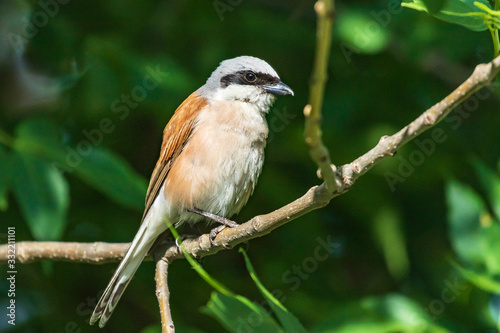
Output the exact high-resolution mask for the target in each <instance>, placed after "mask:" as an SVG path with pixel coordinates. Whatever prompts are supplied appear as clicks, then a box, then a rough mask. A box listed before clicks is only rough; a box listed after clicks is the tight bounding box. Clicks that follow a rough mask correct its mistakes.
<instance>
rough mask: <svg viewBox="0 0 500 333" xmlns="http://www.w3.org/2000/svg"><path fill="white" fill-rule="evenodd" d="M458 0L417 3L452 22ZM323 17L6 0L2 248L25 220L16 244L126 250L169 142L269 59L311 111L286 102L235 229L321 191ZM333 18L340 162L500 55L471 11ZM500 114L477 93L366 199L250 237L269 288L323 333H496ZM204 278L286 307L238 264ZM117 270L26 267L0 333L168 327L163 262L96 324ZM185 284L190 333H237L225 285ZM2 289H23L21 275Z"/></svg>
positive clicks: (377, 8) (351, 10)
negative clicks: (314, 105)
mask: <svg viewBox="0 0 500 333" xmlns="http://www.w3.org/2000/svg"><path fill="white" fill-rule="evenodd" d="M457 1H458V0H449V1H429V0H426V1H412V3H423V4H425V5H426V8H427V11H428V12H429V13H431V14H433V15H435V16H436V17H438V18H440V17H439V16H438V15H439V13H440V11H443V10H445V8H447V7H446V6H447V4H448V5H449V4H452V3H455V4H456V3H457ZM460 2H462V3H464V4H470V3H471V1H468V0H463V1H460ZM479 3H480V4H483V5H484V6H488V8H489V9H491V10H495V11H496V10H498V6H497V5H498V3H496V2H493V1H491V2H488V1H485V0H481V1H479ZM313 4H314V2H313V1H273V2H268V1H267V2H266V1H256V2H246V1H224V0H220V1H219V0H216V1H206V2H199V1H196V2H195V1H168V2H165V1H164V2H161V1H141V2H138V1H129V0H122V1H103V2H77V1H66V0H65V1H63V0H45V1H27V0H3V1H1V2H0V16H1V18H0V22H1V23H2V24H0V35H1V36H2V37H3V38H2V39H0V117H1V118H0V209H1V211H2V212H1V217H0V221H1V223H0V226H1V228H2V230H0V242H2V243H3V242H5V241H6V239H7V238H6V233H7V231H6V230H7V227H8V226H15V227H16V240H17V241H22V240H64V241H79V242H95V241H106V242H128V241H130V240H131V239H132V238H133V235H134V233H135V231H136V230H137V227H138V224H139V221H140V218H141V214H142V207H143V198H144V195H145V189H146V185H147V179H149V176H150V174H151V171H152V169H153V167H154V163H155V161H156V159H157V157H158V152H159V147H160V144H161V135H162V130H163V127H164V126H165V124H166V123H167V121H168V119H169V118H170V117H171V116H172V114H173V112H174V110H175V108H176V107H177V106H178V105H179V104H180V103H181V102H182V101H183V100H184V98H186V97H187V96H188V95H189V94H190V93H191V92H192V91H194V90H195V89H197V88H198V87H199V86H201V85H202V84H203V83H204V82H205V80H206V78H207V77H208V76H209V75H210V73H211V72H212V70H213V69H214V68H215V67H216V66H217V64H218V63H219V62H220V61H221V60H223V59H227V58H231V57H235V56H239V55H243V54H248V55H254V56H258V57H260V58H262V59H265V60H266V61H268V62H269V63H270V64H271V65H272V66H273V67H274V68H275V69H276V70H277V72H278V73H279V74H280V76H281V78H282V79H283V81H284V82H285V83H287V84H288V85H289V86H290V87H292V89H293V90H294V92H295V97H293V98H291V97H290V98H280V99H279V100H278V101H277V103H276V105H275V107H274V109H273V110H272V112H271V113H270V114H269V118H268V120H269V124H270V132H271V133H270V139H269V143H268V148H267V151H266V163H265V166H264V170H263V173H262V175H261V177H260V180H259V184H258V186H257V188H256V190H255V193H254V195H253V196H252V198H251V199H250V202H249V203H248V205H247V206H246V207H245V208H244V210H243V211H242V212H241V213H240V215H239V216H237V217H235V219H236V220H237V221H245V220H246V219H248V218H250V217H252V216H255V215H257V214H261V213H266V212H269V211H272V210H273V209H276V208H278V207H280V206H282V205H284V204H286V203H288V202H290V201H292V200H293V199H295V198H297V197H298V196H300V195H301V194H303V193H304V192H305V191H306V190H307V189H308V188H309V187H311V186H312V185H314V184H318V183H320V180H318V179H317V178H316V168H315V166H314V164H313V163H312V162H311V161H310V159H309V154H308V152H307V149H306V147H305V145H304V142H303V136H302V132H303V121H302V120H303V118H302V109H303V107H304V105H305V104H306V102H307V100H308V96H307V93H308V82H309V78H310V71H311V68H312V59H313V52H314V44H315V36H316V35H315V27H316V20H315V15H314V10H313ZM472 4H473V2H472ZM473 5H474V4H473ZM474 8H477V9H474V11H477V12H478V13H487V12H485V11H484V10H482V9H481V8H479V7H477V6H475V7H474ZM336 9H337V13H336V24H335V25H334V31H333V33H334V39H333V44H332V45H333V48H332V53H331V59H330V68H329V76H330V79H329V82H328V85H327V88H326V91H325V102H324V113H323V126H324V141H325V143H326V144H327V146H328V147H329V148H330V151H331V156H332V160H333V161H334V163H336V164H343V163H348V162H350V161H352V160H353V159H354V158H356V157H358V156H359V155H361V154H362V153H364V152H366V151H367V150H368V149H370V148H371V147H373V146H374V145H375V144H376V143H377V142H378V139H379V138H380V137H381V136H382V135H387V134H392V133H394V132H396V131H397V130H399V129H400V128H401V127H403V126H404V125H406V124H407V123H408V122H410V121H411V120H412V119H414V118H415V117H416V116H418V115H419V114H420V113H421V112H422V111H424V110H425V109H427V108H428V107H430V106H431V105H433V104H434V103H436V102H438V101H440V100H441V99H442V98H443V97H444V96H446V95H447V94H448V93H449V92H450V91H452V90H453V89H455V88H456V86H458V85H459V84H460V83H461V82H462V81H463V80H465V79H466V78H467V77H468V75H470V73H471V72H472V70H473V68H474V66H475V65H477V64H478V63H481V62H487V61H489V60H491V54H492V52H494V50H495V48H494V47H493V46H492V43H491V36H490V34H489V33H488V32H487V31H480V32H477V31H472V30H470V29H467V28H466V27H467V25H466V24H465V27H464V24H460V22H458V21H462V22H464V21H463V19H464V18H465V17H461V16H457V15H455V20H458V21H453V20H451V19H450V20H445V21H446V22H445V21H443V20H437V19H435V18H434V17H433V16H432V15H424V13H421V12H418V11H414V10H410V9H407V8H402V7H401V6H400V2H399V1H391V0H389V1H379V0H376V1H368V0H365V1H361V0H359V1H349V2H347V1H337V2H336ZM481 15H483V16H484V15H486V14H481ZM488 15H491V16H493V18H494V16H495V15H496V14H495V12H492V13H488ZM450 21H451V22H452V23H459V24H450V23H448V22H450ZM478 22H479V21H478ZM480 22H482V23H478V24H484V17H483V18H481V21H480ZM489 22H490V23H491V24H490V26H492V27H496V25H495V24H496V23H495V22H496V21H495V20H490V21H489ZM468 28H471V27H470V26H469V27H468ZM489 28H490V27H489V26H486V27H484V26H481V29H475V30H485V29H489ZM403 74H404V75H403ZM496 85H497V84H496V83H494V85H493V86H494V87H495V86H496ZM499 103H500V96H499V94H498V92H496V91H495V90H494V89H491V88H485V89H482V90H481V91H478V92H477V93H476V94H475V95H474V96H472V97H471V98H470V99H468V100H467V101H466V102H464V103H463V105H461V106H459V107H458V108H457V110H456V111H455V112H454V113H453V114H451V115H450V116H449V117H448V118H446V119H445V121H443V122H442V123H441V124H439V125H438V126H437V127H436V128H434V129H432V130H430V131H428V132H426V133H424V134H422V135H421V136H420V137H419V138H417V139H416V140H414V141H413V142H411V143H409V144H407V145H406V146H405V147H403V148H402V149H400V150H399V151H398V154H397V155H396V156H395V157H394V158H392V159H390V160H387V161H384V162H383V163H381V165H379V166H376V167H375V168H374V169H373V170H372V171H371V172H369V173H368V174H367V175H365V176H363V178H362V179H360V181H359V184H357V186H355V187H354V188H353V189H352V190H351V191H349V193H347V194H345V195H343V196H341V197H338V198H335V200H333V201H332V203H331V204H330V205H329V206H327V207H325V208H323V209H321V210H318V211H315V212H312V213H310V214H308V215H306V216H304V217H302V218H300V219H298V220H297V221H294V222H292V223H291V224H289V225H287V226H285V227H282V228H280V229H278V230H276V231H274V232H273V233H272V234H270V235H267V236H265V237H262V238H260V239H256V240H252V241H251V242H249V246H250V249H249V250H248V255H249V257H250V258H251V260H252V263H253V265H254V266H255V272H257V273H258V275H259V277H260V280H261V281H262V283H263V284H264V285H265V286H266V287H267V288H268V290H269V291H270V293H271V294H272V295H274V296H275V297H276V299H278V300H279V302H280V303H281V304H283V306H284V307H286V309H288V310H289V311H290V312H291V313H293V314H294V315H295V316H296V317H297V318H298V320H300V322H301V323H302V324H303V325H304V327H306V328H307V330H308V331H314V332H333V331H334V332H488V333H490V332H496V331H497V326H498V313H499V309H500V297H499V295H498V293H499V288H500V287H499V284H500V278H499V276H500V275H499V270H500V263H499V259H498V258H499V255H498V253H499V249H498V246H499V245H498V244H500V240H499V238H500V231H499V211H500V208H499V207H500V185H499V184H500V181H499V179H500V178H499V177H500V176H499V174H500V171H499V165H500V160H499V151H498V142H499V139H500V137H499V131H498V124H499V123H500V113H499V112H498V109H499ZM394 176H397V177H396V178H394ZM391 177H392V178H391ZM389 179H392V181H389ZM203 267H204V269H205V270H206V271H207V272H209V273H210V275H212V276H214V278H216V279H217V280H218V281H220V282H221V283H223V284H224V285H227V286H228V287H229V288H231V290H234V291H236V292H237V293H239V294H241V295H244V296H245V297H246V298H247V299H249V300H252V301H255V302H256V303H257V304H259V305H260V306H263V307H264V308H265V309H266V310H267V309H269V307H268V306H265V304H266V301H265V300H264V298H263V296H262V295H261V294H260V293H259V289H258V288H255V286H254V283H253V282H252V280H251V278H250V277H249V274H248V271H247V270H246V268H245V262H244V260H243V259H242V258H241V256H240V255H238V254H237V251H223V252H221V253H219V254H218V255H216V256H212V257H209V258H206V259H205V260H204V262H203ZM115 268H116V264H107V265H102V266H94V265H83V264H73V263H60V262H58V263H45V262H44V263H37V264H29V265H20V264H18V265H17V270H18V274H17V280H16V289H17V290H16V305H17V308H16V314H17V317H16V326H11V325H8V324H7V322H6V320H5V317H4V320H2V321H0V331H2V332H4V331H5V332H28V333H29V332H44V333H45V332H147V333H150V332H159V330H160V328H159V325H158V324H159V313H158V306H157V301H156V298H155V295H154V288H155V286H154V279H153V277H154V266H153V264H152V263H150V262H149V263H144V264H143V265H142V266H141V268H140V269H139V270H138V272H137V274H136V277H135V278H134V280H133V282H132V283H131V284H130V286H129V288H128V289H127V291H126V293H125V295H124V297H123V298H122V299H121V301H120V304H119V306H118V308H117V310H116V311H115V313H114V314H113V317H112V318H111V320H110V322H109V323H108V325H107V326H106V328H105V329H104V330H100V329H98V328H96V327H90V326H88V324H87V322H88V319H89V317H90V314H91V312H92V309H93V307H94V305H95V303H96V301H97V297H98V294H99V292H102V289H103V288H104V287H105V286H106V284H107V282H108V280H109V278H110V277H111V275H112V272H113V271H114V269H115ZM169 278H170V287H171V301H172V309H173V317H174V320H175V323H176V327H177V329H178V331H179V332H221V331H224V328H223V327H222V326H221V325H220V324H219V323H218V322H217V321H215V320H214V319H213V318H211V317H209V316H207V315H205V314H204V313H203V311H200V309H202V308H204V306H205V305H206V304H207V302H209V299H210V297H211V296H210V295H211V293H212V289H211V287H210V286H209V285H207V284H206V283H204V282H203V281H202V280H201V279H200V278H199V277H198V276H197V275H196V274H195V272H194V271H193V270H192V269H191V267H190V266H189V265H188V263H187V262H185V261H177V262H175V263H173V264H172V265H171V267H170V274H169ZM0 286H1V290H7V289H8V285H7V281H6V280H5V279H4V280H2V281H1V282H0ZM0 297H1V298H2V304H6V303H5V302H6V301H7V295H6V294H5V293H4V294H2V295H1V296H0Z"/></svg>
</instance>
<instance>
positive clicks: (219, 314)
mask: <svg viewBox="0 0 500 333" xmlns="http://www.w3.org/2000/svg"><path fill="white" fill-rule="evenodd" d="M243 298H244V297H241V296H234V295H224V294H221V293H219V292H213V293H212V296H211V298H210V300H209V301H208V303H207V305H206V306H205V307H203V308H202V309H201V312H202V313H205V314H207V315H209V316H211V317H213V318H215V319H216V320H218V321H219V322H220V323H221V325H222V326H224V327H225V329H226V330H228V331H229V332H261V333H279V332H284V331H283V330H282V329H281V328H280V327H279V326H278V324H277V323H276V321H275V320H274V319H273V318H272V317H271V316H270V315H269V314H268V313H267V312H266V310H265V309H264V308H262V307H261V306H260V305H257V304H254V303H251V302H250V303H249V302H248V300H247V299H245V300H246V301H243Z"/></svg>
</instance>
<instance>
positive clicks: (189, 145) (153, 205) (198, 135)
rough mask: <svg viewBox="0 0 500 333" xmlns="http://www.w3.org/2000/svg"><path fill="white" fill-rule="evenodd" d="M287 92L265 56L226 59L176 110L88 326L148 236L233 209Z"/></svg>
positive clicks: (140, 255) (118, 290) (109, 308)
mask: <svg viewBox="0 0 500 333" xmlns="http://www.w3.org/2000/svg"><path fill="white" fill-rule="evenodd" d="M287 94H289V95H293V91H292V90H291V89H290V87H288V86H287V85H286V84H284V83H283V82H281V80H280V78H279V76H278V74H277V73H276V71H275V70H274V69H273V68H272V67H271V66H270V65H269V64H268V63H267V62H265V61H263V60H261V59H258V58H254V57H248V56H242V57H237V58H233V59H229V60H225V61H223V62H221V63H220V66H219V67H217V69H216V70H215V71H214V72H213V73H212V75H211V76H210V77H209V78H208V80H207V82H206V83H205V85H203V86H202V87H201V88H199V89H198V90H196V91H195V92H194V93H192V94H191V95H190V96H189V97H188V98H187V99H186V100H185V101H184V102H183V103H182V104H181V105H180V106H179V107H178V108H177V110H176V111H175V113H174V115H173V116H172V118H171V119H170V121H169V122H168V124H167V126H166V127H165V130H164V132H163V143H162V145H161V152H160V158H159V159H158V162H157V163H156V166H155V168H154V170H153V175H152V176H151V180H150V182H149V188H148V191H147V194H146V209H145V210H144V214H143V216H142V224H141V226H140V228H139V231H138V232H137V234H136V235H135V237H134V240H133V241H132V245H131V246H130V248H129V249H128V251H127V253H126V254H125V257H124V258H123V260H122V262H121V263H120V265H119V266H118V269H117V270H116V272H115V274H114V275H113V278H112V279H111V281H110V282H109V284H108V287H107V288H106V290H105V291H104V294H103V295H102V297H101V299H100V300H99V303H98V304H97V306H96V308H95V310H94V313H93V314H92V317H91V318H90V324H94V323H96V322H97V321H98V320H99V326H100V327H103V326H104V325H105V324H106V322H107V321H108V319H109V317H110V316H111V313H112V312H113V310H114V309H115V307H116V304H117V303H118V301H119V299H120V297H121V295H122V294H123V292H124V290H125V288H126V287H127V285H128V284H129V282H130V280H131V279H132V276H133V275H134V273H135V271H136V270H137V268H138V267H139V265H140V264H141V262H142V260H143V259H144V257H145V256H146V254H147V253H148V251H149V250H150V248H151V246H152V245H153V243H154V242H155V240H156V239H157V238H158V236H160V234H162V233H163V232H164V231H165V230H166V229H167V228H168V226H167V223H166V221H167V220H168V221H170V223H172V224H174V226H176V227H177V226H179V225H181V224H182V223H184V222H188V223H197V222H200V221H201V220H203V219H207V218H209V219H212V220H215V221H218V222H221V223H223V224H226V225H230V226H231V222H230V221H229V220H226V219H225V217H228V218H229V217H231V216H232V215H234V214H236V213H238V212H239V211H240V210H241V208H242V207H243V206H244V205H245V204H246V202H247V201H248V198H249V197H250V195H251V194H252V192H253V189H254V187H255V184H256V183H257V178H258V177H259V174H260V171H261V169H262V163H263V162H264V147H265V146H266V138H267V134H268V127H267V122H266V118H265V116H266V113H267V112H268V111H269V108H270V107H271V105H272V103H273V101H274V99H275V97H276V96H277V95H287Z"/></svg>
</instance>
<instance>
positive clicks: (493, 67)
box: [0, 56, 500, 263]
mask: <svg viewBox="0 0 500 333" xmlns="http://www.w3.org/2000/svg"><path fill="white" fill-rule="evenodd" d="M498 72H500V56H499V57H497V58H495V59H494V60H493V61H491V62H490V63H487V64H481V65H478V66H477V67H476V69H475V70H474V72H473V74H472V75H471V76H470V77H469V78H468V79H467V80H466V81H465V82H464V83H462V84H461V85H460V86H459V87H458V88H457V89H455V90H454V91H453V92H452V93H451V94H449V95H448V96H446V97H445V98H444V99H443V100H442V101H440V102H439V103H437V104H435V105H434V106H432V107H431V108H430V109H428V110H427V111H425V112H424V113H423V114H421V115H420V116H419V117H418V118H417V119H415V120H414V121H413V122H411V123H410V124H409V125H408V126H406V127H404V128H403V129H401V130H400V131H399V132H397V133H396V134H394V135H392V136H384V137H382V138H381V139H380V141H379V142H378V144H377V145H376V146H375V147H374V148H372V149H371V150H370V151H368V152H367V153H365V154H364V155H362V156H360V157H359V158H357V159H356V160H354V161H353V162H351V163H349V164H346V165H343V166H341V167H340V168H339V169H338V171H337V173H336V177H337V179H338V182H339V188H338V190H337V191H336V192H333V193H330V191H329V190H328V189H327V187H326V185H325V183H323V184H321V185H319V186H314V187H312V188H310V189H309V190H308V191H307V192H306V193H305V194H304V195H303V196H302V197H300V198H298V199H297V200H295V201H293V202H291V203H289V204H288V205H286V206H284V207H282V208H279V209H277V210H275V211H274V212H272V213H269V214H265V215H259V216H256V217H254V218H252V219H251V220H249V221H248V222H245V223H243V224H241V225H239V226H238V227H235V228H226V229H224V230H223V231H221V232H220V233H219V234H218V235H217V237H216V238H215V240H214V244H213V245H212V244H211V243H210V240H209V236H208V235H207V234H205V235H201V236H200V237H198V238H194V239H186V240H184V241H183V242H182V244H183V246H184V247H185V249H186V250H187V251H188V252H189V253H190V254H191V255H192V256H194V257H204V256H208V255H212V254H215V253H217V252H219V251H220V250H222V249H224V248H228V247H233V246H236V245H237V244H240V243H242V242H245V241H247V240H250V239H253V238H257V237H260V236H263V235H265V234H268V233H270V232H271V231H273V230H274V229H276V228H279V227H280V226H282V225H284V224H286V223H288V222H290V221H292V220H294V219H296V218H298V217H300V216H302V215H304V214H306V213H308V212H310V211H312V210H315V209H318V208H321V207H323V206H325V205H327V204H328V203H329V202H330V200H331V199H333V198H334V197H336V196H338V195H341V194H343V193H345V192H347V191H348V190H349V189H350V188H351V187H352V186H353V185H354V183H355V182H356V180H357V179H358V178H359V177H361V176H362V175H363V174H365V173H366V172H368V170H370V169H371V168H372V167H373V166H374V165H375V164H377V163H380V162H381V161H382V160H384V159H386V158H388V157H391V156H393V155H394V153H395V152H396V151H397V150H398V149H399V148H400V147H402V146H403V145H404V144H406V143H407V142H409V141H410V140H412V139H414V138H415V137H417V136H418V135H419V134H421V133H422V132H424V131H426V130H428V129H429V128H431V127H433V126H435V125H436V124H437V123H439V122H440V121H441V120H442V119H443V118H444V117H445V116H446V115H447V114H449V113H450V112H451V110H453V108H454V107H456V106H457V105H458V104H460V103H461V102H463V101H464V100H465V99H467V98H468V97H470V96H471V95H472V94H473V93H474V92H475V91H477V90H479V89H480V88H482V87H485V86H487V85H489V84H490V83H491V81H492V80H493V79H494V78H495V77H496V75H497V74H498ZM128 246H129V244H109V243H65V242H18V243H16V250H17V259H18V260H19V261H20V262H22V263H28V262H34V261H38V260H41V259H52V260H63V261H77V262H86V263H103V262H109V261H119V260H120V259H121V258H122V256H123V254H124V253H125V251H126V249H127V248H128ZM161 251H163V253H165V254H164V256H163V259H164V260H165V261H166V262H171V261H173V260H175V259H179V258H183V255H182V253H181V251H180V250H179V249H178V248H177V246H175V244H172V243H166V244H165V245H162V248H161ZM7 255H8V245H1V246H0V262H6V261H7Z"/></svg>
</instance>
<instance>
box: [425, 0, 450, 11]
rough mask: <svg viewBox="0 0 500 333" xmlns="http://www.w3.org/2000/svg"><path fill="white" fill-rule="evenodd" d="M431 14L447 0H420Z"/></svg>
mask: <svg viewBox="0 0 500 333" xmlns="http://www.w3.org/2000/svg"><path fill="white" fill-rule="evenodd" d="M422 1H423V2H424V4H425V6H426V7H427V9H428V10H429V12H430V13H431V14H434V13H436V12H438V11H439V10H440V9H441V8H443V6H444V5H445V3H446V2H447V1H448V0H422Z"/></svg>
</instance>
